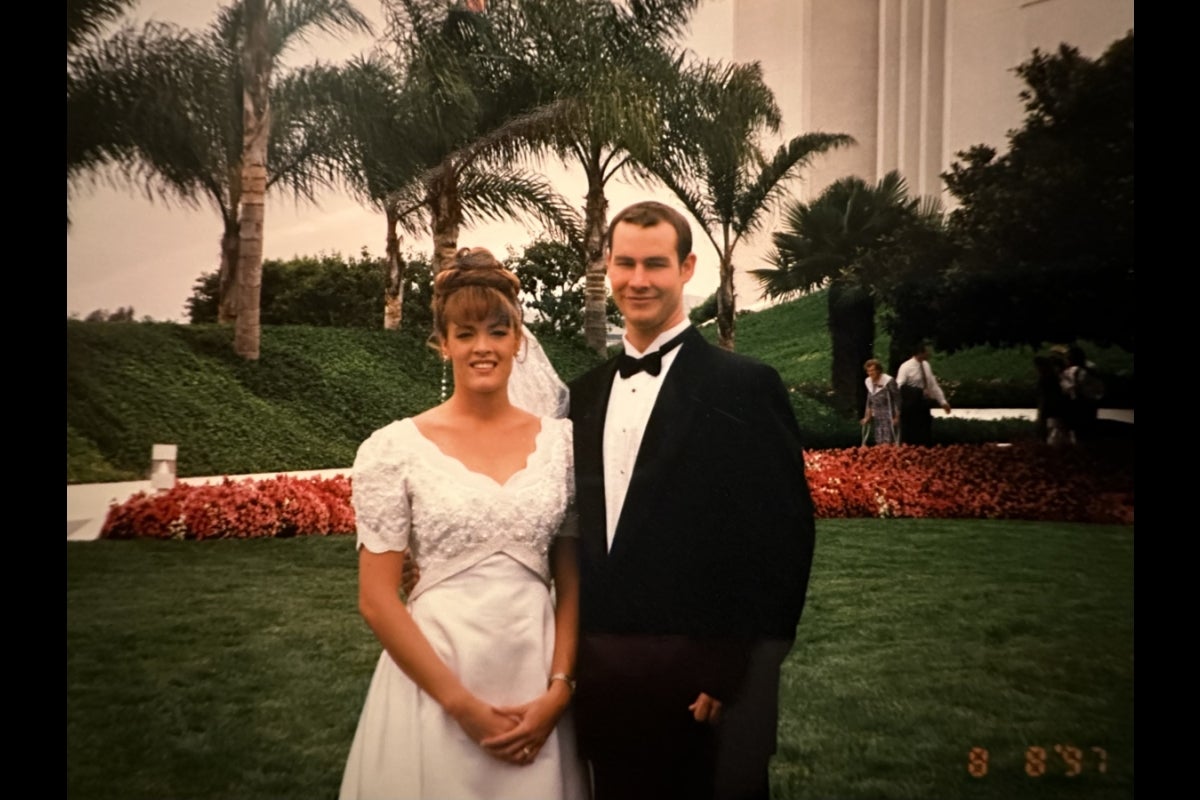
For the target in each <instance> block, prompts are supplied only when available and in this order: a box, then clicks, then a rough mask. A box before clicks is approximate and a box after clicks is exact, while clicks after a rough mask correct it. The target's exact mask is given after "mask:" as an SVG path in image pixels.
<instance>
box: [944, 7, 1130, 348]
mask: <svg viewBox="0 0 1200 800" xmlns="http://www.w3.org/2000/svg"><path fill="white" fill-rule="evenodd" d="M1016 73H1017V74H1018V75H1019V76H1020V77H1021V79H1022V80H1023V81H1024V82H1025V88H1024V89H1022V91H1021V92H1020V98H1021V99H1022V100H1023V101H1024V104H1025V111H1026V116H1025V120H1024V124H1023V126H1022V127H1021V128H1019V129H1017V130H1014V131H1011V132H1010V133H1009V134H1008V151H1007V152H1006V153H1005V154H1003V155H997V153H996V151H995V150H994V149H993V148H991V147H989V146H987V145H976V146H975V147H972V148H970V149H969V150H966V151H964V152H960V153H959V154H958V156H959V159H960V160H959V161H956V162H954V164H952V165H951V168H950V170H949V172H947V173H946V174H945V175H943V178H944V179H945V181H946V184H947V186H948V188H949V190H950V193H951V194H952V195H953V196H954V197H955V198H957V199H958V201H959V203H960V204H961V205H960V206H959V208H957V209H955V210H954V211H952V212H951V214H950V217H949V227H950V230H951V232H952V233H953V235H954V236H955V237H956V239H957V240H958V242H959V244H960V246H961V248H962V251H961V253H960V256H959V258H958V259H957V260H956V261H955V263H954V265H953V266H952V267H949V268H947V269H946V270H945V271H944V272H943V273H942V275H941V276H940V277H941V282H942V284H943V286H942V287H941V289H940V291H939V292H938V293H937V296H936V297H935V298H933V299H934V302H935V303H936V306H935V309H936V312H937V315H938V316H939V317H940V321H939V323H938V329H937V332H936V334H937V337H936V338H937V343H938V346H939V347H940V348H942V349H946V350H954V349H957V348H959V347H965V346H970V345H974V344H993V345H997V346H1002V345H1008V344H1029V345H1031V346H1035V347H1036V346H1038V345H1040V344H1041V343H1042V342H1046V341H1059V342H1064V341H1074V340H1076V339H1087V340H1090V341H1093V342H1096V343H1098V344H1102V345H1108V344H1115V345H1119V346H1121V347H1124V348H1126V349H1128V350H1130V351H1132V350H1133V348H1134V330H1135V320H1134V313H1135V307H1134V306H1135V304H1134V303H1133V302H1131V299H1132V298H1133V297H1134V296H1135V294H1134V292H1135V284H1134V139H1133V120H1134V58H1133V32H1132V31H1131V32H1129V33H1128V34H1127V35H1126V36H1124V37H1122V38H1121V39H1118V40H1116V41H1115V42H1113V43H1112V44H1111V45H1110V46H1109V47H1108V48H1107V49H1106V50H1105V52H1104V53H1103V55H1101V56H1100V57H1099V58H1097V59H1094V60H1093V59H1088V58H1085V57H1083V56H1082V55H1080V53H1079V51H1078V50H1077V49H1076V48H1074V47H1071V46H1069V45H1067V44H1063V45H1061V46H1060V47H1059V48H1058V50H1057V51H1055V52H1054V53H1045V52H1042V51H1040V50H1034V51H1033V55H1032V57H1031V58H1030V59H1029V60H1027V61H1025V62H1024V63H1022V64H1021V65H1019V66H1018V67H1017V68H1016ZM924 299H925V301H928V300H929V299H930V298H929V297H928V296H926V297H925V298H924ZM985 309H986V313H983V312H984V310H985Z"/></svg>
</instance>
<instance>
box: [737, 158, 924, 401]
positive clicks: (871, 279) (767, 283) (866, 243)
mask: <svg viewBox="0 0 1200 800" xmlns="http://www.w3.org/2000/svg"><path fill="white" fill-rule="evenodd" d="M923 214H924V215H937V214H940V210H939V209H938V207H937V205H936V204H933V203H925V204H922V202H921V201H920V200H918V199H912V198H909V197H908V185H907V183H906V182H905V181H904V178H902V177H901V176H900V173H899V172H896V171H895V170H893V171H891V172H889V173H888V174H887V175H885V176H883V178H882V179H880V181H879V182H878V183H877V184H875V185H874V186H870V185H868V184H867V183H866V181H864V180H863V179H862V178H859V177H856V176H851V177H848V178H842V179H841V180H839V181H835V182H834V183H832V184H830V185H829V186H827V187H826V188H825V189H824V190H823V191H822V192H821V194H820V195H819V196H818V197H817V199H816V200H814V201H813V202H812V203H811V204H806V203H801V202H793V203H792V204H790V205H789V206H788V208H787V210H786V213H785V221H784V227H783V229H782V230H780V231H779V232H777V233H775V234H774V236H773V241H774V251H773V253H772V255H771V260H772V262H773V263H774V264H775V267H774V268H768V269H757V270H752V271H751V274H753V275H754V276H755V277H756V278H758V280H759V282H760V284H761V285H762V286H763V289H764V293H765V294H766V295H767V296H768V297H787V296H790V295H795V294H800V293H803V292H808V291H812V290H814V289H819V288H823V287H828V303H829V333H830V346H831V348H832V366H831V369H830V371H831V381H832V384H833V391H834V395H835V397H837V398H838V400H839V401H840V405H841V407H842V409H843V410H844V411H846V412H847V413H850V414H856V413H860V412H861V411H862V408H863V404H864V403H865V401H866V388H865V384H864V383H863V373H862V365H863V362H865V361H866V360H867V359H868V358H870V357H872V355H874V347H875V302H876V295H877V294H878V293H879V292H880V288H879V287H880V286H881V282H882V278H881V276H882V274H883V273H885V272H886V269H887V264H886V263H885V262H883V261H882V260H881V259H878V258H876V259H873V260H872V259H870V258H868V255H869V254H870V253H871V251H872V250H875V249H877V248H880V247H883V246H884V245H885V244H886V243H887V242H888V241H890V238H889V237H892V236H894V235H896V234H897V233H898V232H899V231H901V230H902V229H903V228H904V227H905V226H907V225H910V224H915V221H916V220H917V219H919V218H921V217H922V215H923Z"/></svg>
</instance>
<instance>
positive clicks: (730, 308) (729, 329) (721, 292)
mask: <svg viewBox="0 0 1200 800" xmlns="http://www.w3.org/2000/svg"><path fill="white" fill-rule="evenodd" d="M718 274H719V276H720V280H719V282H718V284H717V344H718V345H720V346H721V347H724V348H725V349H726V350H733V347H734V345H733V339H734V333H733V326H734V312H735V310H736V309H735V307H734V304H735V302H736V297H735V295H734V292H733V253H732V252H731V251H729V250H726V251H725V252H724V253H722V254H721V266H720V268H719V272H718Z"/></svg>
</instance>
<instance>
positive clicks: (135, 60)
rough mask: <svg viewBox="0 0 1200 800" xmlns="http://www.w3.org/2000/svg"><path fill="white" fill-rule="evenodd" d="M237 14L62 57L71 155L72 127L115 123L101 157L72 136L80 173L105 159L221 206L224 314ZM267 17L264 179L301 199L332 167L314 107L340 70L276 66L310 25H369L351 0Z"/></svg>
mask: <svg viewBox="0 0 1200 800" xmlns="http://www.w3.org/2000/svg"><path fill="white" fill-rule="evenodd" d="M242 14H243V2H242V0H238V1H237V2H234V3H233V4H232V5H230V6H226V7H223V8H222V9H221V10H220V11H219V12H218V15H217V18H216V20H215V21H214V22H213V23H212V24H211V25H210V26H209V28H208V29H206V30H205V31H202V32H198V33H197V32H190V31H185V30H182V29H180V28H178V27H177V26H172V25H165V24H162V23H154V22H151V23H147V24H146V25H144V26H143V27H141V28H133V27H125V28H123V29H121V30H119V31H117V32H116V33H115V34H113V35H112V36H110V37H108V38H107V39H105V40H104V41H102V42H100V43H98V44H97V45H95V46H94V47H91V48H89V49H88V51H87V53H86V55H85V56H84V57H80V58H78V59H76V60H75V62H74V64H72V65H70V69H71V80H72V83H71V87H72V88H73V89H74V92H75V93H76V96H77V97H78V98H79V99H80V103H79V104H78V106H79V107H80V108H81V110H80V112H79V113H77V114H76V115H74V116H73V117H71V118H69V119H68V153H69V154H70V153H71V150H72V145H71V141H72V139H73V137H74V136H75V135H76V134H75V133H73V131H75V132H78V131H84V130H86V129H87V128H88V127H89V126H91V125H93V124H97V120H98V118H99V117H102V116H105V115H109V117H110V119H109V124H112V125H114V126H116V127H117V128H118V129H119V132H120V136H117V137H113V138H114V139H115V140H116V142H117V146H110V147H108V148H107V149H106V150H104V151H103V157H100V158H97V157H93V156H91V154H92V153H93V152H94V148H93V149H92V150H89V149H88V148H87V147H84V146H82V145H78V146H77V147H76V150H77V151H78V153H79V162H80V163H81V164H82V165H83V166H82V167H81V168H80V170H81V172H80V173H78V174H88V172H89V170H90V169H91V168H94V167H98V166H100V165H103V164H105V163H111V164H113V165H114V166H115V167H116V172H115V173H114V177H119V178H123V179H125V180H128V181H129V182H131V183H134V184H138V185H142V186H143V187H144V188H145V191H146V194H147V196H148V197H150V198H152V199H154V198H158V199H162V200H175V201H179V202H183V203H185V204H188V205H196V204H199V203H200V202H202V201H203V200H208V201H209V202H211V203H212V204H213V205H214V206H215V207H216V209H217V211H218V213H219V214H220V215H221V219H222V222H223V225H224V228H223V233H222V237H221V261H220V264H221V266H220V274H221V316H222V321H224V322H232V321H234V319H235V318H236V307H235V306H236V303H235V300H234V298H235V292H234V286H235V285H236V274H237V264H238V258H239V255H238V253H239V242H238V237H239V224H238V209H239V207H240V203H241V197H242V146H243V126H244V120H243V116H242V111H243V89H242V85H243V75H242V63H241V58H242V52H243V50H242V42H243V40H244V38H245V25H244V23H243V19H242ZM267 21H268V26H269V27H268V57H269V62H270V65H271V69H272V71H273V72H272V74H277V75H278V78H277V80H275V81H274V82H273V84H272V85H271V86H270V94H271V98H272V114H271V127H270V136H269V141H268V144H267V147H268V154H267V160H268V162H269V163H271V164H272V165H273V167H272V170H271V172H270V174H269V175H267V180H266V187H265V188H266V189H267V190H268V191H269V190H271V189H272V188H274V187H284V186H286V187H288V188H289V189H290V190H291V191H292V192H293V193H294V194H295V195H296V196H297V197H304V198H310V199H311V197H312V196H313V194H314V192H315V190H316V189H317V188H318V187H320V186H324V185H327V184H328V181H329V179H330V177H331V175H332V166H331V161H330V159H329V155H330V152H331V146H332V145H331V140H330V139H329V131H328V129H327V127H326V126H324V125H323V124H322V118H323V116H322V114H321V113H320V110H319V109H315V108H313V105H312V98H313V97H314V92H313V86H314V85H319V84H322V83H324V82H328V81H329V80H331V79H332V76H333V75H334V74H335V72H336V71H335V70H332V69H331V68H328V67H322V66H315V67H310V68H305V69H301V70H293V71H287V72H281V73H276V72H275V68H276V67H277V66H278V63H279V61H280V59H281V58H282V56H283V55H284V54H285V53H286V52H287V51H288V49H289V48H290V47H291V46H293V45H294V44H296V43H297V42H299V41H302V40H304V39H305V38H306V37H307V36H309V35H310V34H311V33H313V32H314V31H321V32H327V33H337V32H343V31H354V30H364V31H369V29H370V28H369V25H368V23H367V20H366V18H365V17H363V15H362V14H361V13H360V12H359V11H357V10H356V9H355V8H354V7H353V5H351V3H350V2H349V1H348V0H268V2H267ZM85 100H86V101H87V102H84V101H85ZM81 135H82V134H81ZM85 156H86V157H85ZM106 159H107V160H106ZM70 162H71V158H70V155H69V157H68V164H69V165H70ZM70 174H71V172H70V166H68V175H69V176H70Z"/></svg>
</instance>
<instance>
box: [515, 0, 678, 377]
mask: <svg viewBox="0 0 1200 800" xmlns="http://www.w3.org/2000/svg"><path fill="white" fill-rule="evenodd" d="M519 5H520V12H521V14H520V20H521V26H520V29H519V35H520V36H521V37H522V39H521V41H522V44H521V45H520V47H519V48H518V49H517V51H516V52H518V53H520V54H522V58H523V68H524V69H525V70H527V74H528V80H529V82H530V84H531V87H532V90H533V91H535V92H538V93H540V94H539V96H540V97H542V98H543V99H558V100H564V99H566V100H569V101H571V102H570V105H569V111H568V112H567V115H566V117H565V119H563V121H562V122H561V123H560V124H558V125H556V126H555V127H554V129H553V131H552V136H551V137H550V138H549V139H548V140H547V143H548V144H549V146H550V147H551V148H552V149H553V151H554V152H555V153H557V155H558V156H559V157H560V158H561V159H562V160H563V162H564V163H567V164H575V165H578V166H579V167H580V168H581V169H582V170H583V174H584V177H585V179H586V181H587V191H586V195H585V200H584V210H583V226H584V231H583V241H582V245H581V246H582V249H583V255H584V258H585V259H586V277H585V298H586V299H585V309H584V337H585V339H586V341H587V344H588V346H589V347H591V348H592V349H593V350H595V351H596V352H597V353H600V354H603V353H604V352H605V351H606V349H607V334H608V321H607V313H606V311H607V305H608V297H607V292H606V289H605V284H604V274H605V269H604V241H603V239H604V232H605V229H606V227H607V220H608V200H607V197H606V195H605V187H606V186H607V184H608V181H609V180H610V179H611V178H613V177H614V176H615V175H617V174H618V173H621V172H622V171H625V170H626V169H627V168H632V169H630V170H629V174H630V175H631V177H635V178H637V177H638V176H639V173H638V172H637V171H636V167H637V165H638V164H648V163H650V162H651V161H652V160H654V158H655V157H656V153H657V151H658V149H659V148H660V146H662V144H663V142H664V137H663V135H662V134H663V129H664V117H663V103H664V100H665V98H666V97H667V96H669V95H670V93H671V92H672V91H673V88H672V87H673V86H674V84H675V81H676V79H677V77H678V74H679V63H680V58H679V55H678V53H676V52H675V51H674V49H673V48H674V45H675V42H676V41H677V40H678V38H679V36H680V35H681V33H682V32H683V30H684V27H685V26H686V24H687V22H688V20H689V18H690V16H691V13H692V12H693V11H694V10H695V8H696V7H697V6H698V5H699V0H625V1H624V2H620V3H614V2H611V0H523V2H520V3H519Z"/></svg>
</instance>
